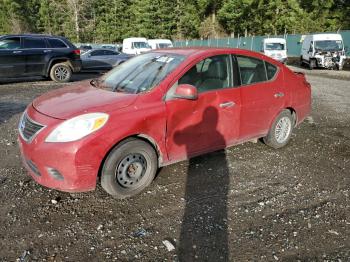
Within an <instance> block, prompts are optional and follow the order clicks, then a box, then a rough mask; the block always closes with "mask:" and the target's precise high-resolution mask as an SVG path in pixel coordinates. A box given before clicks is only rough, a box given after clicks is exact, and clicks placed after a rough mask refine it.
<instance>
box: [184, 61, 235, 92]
mask: <svg viewBox="0 0 350 262" xmlns="http://www.w3.org/2000/svg"><path fill="white" fill-rule="evenodd" d="M231 71H232V70H231V63H230V56H229V55H219V56H213V57H210V58H206V59H204V60H202V61H200V62H199V63H197V64H196V65H195V66H193V67H192V68H191V69H189V70H188V71H187V72H186V73H185V74H184V75H183V76H182V77H181V78H180V79H179V84H190V85H193V86H195V87H197V89H198V92H205V91H210V90H215V89H221V88H227V87H230V86H232V84H231V83H232V80H231Z"/></svg>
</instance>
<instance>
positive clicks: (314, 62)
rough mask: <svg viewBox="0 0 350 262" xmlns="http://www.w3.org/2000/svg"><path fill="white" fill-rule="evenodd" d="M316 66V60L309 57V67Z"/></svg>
mask: <svg viewBox="0 0 350 262" xmlns="http://www.w3.org/2000/svg"><path fill="white" fill-rule="evenodd" d="M314 68H316V60H315V59H310V61H309V69H310V70H312V69H314Z"/></svg>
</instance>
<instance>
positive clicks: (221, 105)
mask: <svg viewBox="0 0 350 262" xmlns="http://www.w3.org/2000/svg"><path fill="white" fill-rule="evenodd" d="M234 105H235V103H234V102H232V101H230V102H225V103H222V104H220V105H219V106H220V107H221V108H225V107H233V106H234Z"/></svg>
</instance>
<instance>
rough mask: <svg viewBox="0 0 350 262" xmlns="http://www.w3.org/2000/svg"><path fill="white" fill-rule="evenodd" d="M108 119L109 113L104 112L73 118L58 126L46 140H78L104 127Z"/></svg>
mask: <svg viewBox="0 0 350 262" xmlns="http://www.w3.org/2000/svg"><path fill="white" fill-rule="evenodd" d="M107 120H108V115H107V114H104V113H90V114H85V115H80V116H77V117H74V118H71V119H69V120H66V121H64V122H63V123H62V124H60V125H59V126H58V127H56V128H55V129H54V130H53V131H52V132H51V133H50V134H49V136H48V137H47V138H46V140H45V142H70V141H75V140H78V139H80V138H82V137H84V136H87V135H89V134H91V133H92V132H94V131H96V130H98V129H100V128H101V127H103V126H104V125H105V124H106V122H107Z"/></svg>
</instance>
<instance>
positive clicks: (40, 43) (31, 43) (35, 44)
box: [23, 38, 46, 48]
mask: <svg viewBox="0 0 350 262" xmlns="http://www.w3.org/2000/svg"><path fill="white" fill-rule="evenodd" d="M23 47H24V48H46V42H45V40H44V39H41V38H24V45H23Z"/></svg>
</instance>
